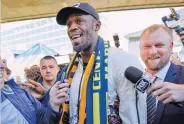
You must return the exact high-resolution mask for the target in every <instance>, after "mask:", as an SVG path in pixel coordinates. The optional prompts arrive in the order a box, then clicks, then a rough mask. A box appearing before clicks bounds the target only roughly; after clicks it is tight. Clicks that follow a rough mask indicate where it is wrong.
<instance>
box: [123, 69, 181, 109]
mask: <svg viewBox="0 0 184 124" xmlns="http://www.w3.org/2000/svg"><path fill="white" fill-rule="evenodd" d="M125 77H126V78H127V79H128V80H129V81H131V82H132V83H134V84H135V88H136V89H137V90H138V91H140V92H142V93H144V92H145V91H147V94H148V93H150V92H153V96H155V97H157V100H159V101H163V103H164V104H166V103H171V104H174V105H176V106H177V107H180V108H181V107H182V104H181V103H178V102H183V101H184V85H181V84H173V83H169V82H163V83H156V84H154V82H155V79H156V78H153V77H152V76H150V75H149V74H146V73H145V74H144V73H143V72H142V71H141V70H139V69H137V68H135V67H132V66H130V67H128V68H127V69H126V70H125Z"/></svg>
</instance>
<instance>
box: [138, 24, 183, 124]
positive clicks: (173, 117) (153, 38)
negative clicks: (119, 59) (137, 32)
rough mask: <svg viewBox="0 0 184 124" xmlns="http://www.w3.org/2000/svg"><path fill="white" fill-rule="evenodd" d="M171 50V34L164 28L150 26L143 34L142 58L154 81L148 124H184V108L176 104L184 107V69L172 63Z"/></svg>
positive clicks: (151, 88) (149, 101)
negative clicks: (179, 103)
mask: <svg viewBox="0 0 184 124" xmlns="http://www.w3.org/2000/svg"><path fill="white" fill-rule="evenodd" d="M172 48H173V36H172V32H171V31H170V29H168V28H167V27H165V26H163V25H159V24H154V25H151V26H149V27H148V28H146V29H145V30H144V31H143V33H142V34H141V37H140V55H141V58H142V60H143V62H144V63H145V65H146V71H147V72H148V73H150V74H151V75H152V76H153V77H155V81H154V83H153V84H152V86H151V87H150V88H149V89H148V91H147V102H146V103H147V124H155V123H158V124H183V123H184V118H183V117H184V108H183V107H182V108H181V107H178V103H177V102H182V103H181V104H183V103H184V76H183V75H184V67H183V66H181V65H176V64H174V63H172V62H170V57H171V53H172ZM169 103H172V104H169ZM174 103H175V104H174ZM176 104H177V105H176ZM183 105H184V104H183ZM145 108H146V107H145ZM141 111H144V110H143V109H142V110H141ZM145 111H146V110H145Z"/></svg>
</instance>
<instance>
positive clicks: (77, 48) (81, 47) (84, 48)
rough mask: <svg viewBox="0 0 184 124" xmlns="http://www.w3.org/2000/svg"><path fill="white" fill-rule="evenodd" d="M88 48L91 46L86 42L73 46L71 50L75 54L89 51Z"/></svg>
mask: <svg viewBox="0 0 184 124" xmlns="http://www.w3.org/2000/svg"><path fill="white" fill-rule="evenodd" d="M90 48H91V44H89V42H86V43H84V44H81V45H76V46H73V50H74V51H76V52H82V51H83V52H85V51H89V50H90Z"/></svg>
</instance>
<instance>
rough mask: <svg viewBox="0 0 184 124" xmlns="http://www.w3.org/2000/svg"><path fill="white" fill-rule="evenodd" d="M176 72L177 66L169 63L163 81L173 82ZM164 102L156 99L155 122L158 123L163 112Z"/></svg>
mask: <svg viewBox="0 0 184 124" xmlns="http://www.w3.org/2000/svg"><path fill="white" fill-rule="evenodd" d="M177 73H178V67H177V66H176V65H174V64H173V63H171V65H170V67H169V70H168V71H167V74H166V76H165V79H164V82H175V79H176V74H177ZM164 108H165V104H163V103H162V102H160V101H158V103H157V110H156V115H155V124H159V123H160V121H161V118H162V115H163V112H164Z"/></svg>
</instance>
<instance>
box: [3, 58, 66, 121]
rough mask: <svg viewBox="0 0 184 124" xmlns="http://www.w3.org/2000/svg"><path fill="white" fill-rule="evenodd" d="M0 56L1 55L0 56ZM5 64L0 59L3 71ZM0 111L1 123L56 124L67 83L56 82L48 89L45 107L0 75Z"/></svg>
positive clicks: (64, 97) (12, 81)
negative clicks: (48, 97) (1, 85)
mask: <svg viewBox="0 0 184 124" xmlns="http://www.w3.org/2000/svg"><path fill="white" fill-rule="evenodd" d="M0 58H1V57H0ZM5 67H6V66H5V65H4V63H3V62H2V60H1V59H0V69H1V71H2V72H3V71H5ZM0 77H1V78H2V80H1V84H2V83H3V84H4V86H3V87H1V88H0V95H1V97H0V104H1V105H0V113H3V114H1V122H0V123H2V124H58V123H59V119H60V116H61V113H62V109H60V105H61V104H62V103H63V102H64V101H65V100H66V98H67V96H68V86H69V84H68V83H61V82H57V83H56V84H55V85H53V87H52V88H51V90H50V94H49V95H50V99H49V105H48V106H47V107H46V108H45V107H44V106H43V105H42V104H41V103H40V102H39V101H37V100H36V99H35V98H34V97H32V96H31V95H30V94H29V93H28V92H26V91H25V90H24V89H22V88H20V87H19V86H18V85H17V84H16V83H15V81H14V80H13V79H10V80H4V76H2V73H1V76H0Z"/></svg>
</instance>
